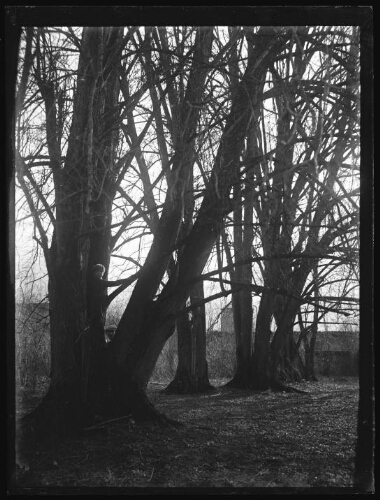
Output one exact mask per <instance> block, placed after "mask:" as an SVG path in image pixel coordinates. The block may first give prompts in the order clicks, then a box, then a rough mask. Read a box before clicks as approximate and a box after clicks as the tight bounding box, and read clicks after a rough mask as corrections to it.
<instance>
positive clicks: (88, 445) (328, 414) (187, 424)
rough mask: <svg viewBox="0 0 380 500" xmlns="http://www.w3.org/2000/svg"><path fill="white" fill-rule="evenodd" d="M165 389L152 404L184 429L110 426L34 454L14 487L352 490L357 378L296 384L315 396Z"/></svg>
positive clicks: (153, 393) (154, 393)
mask: <svg viewBox="0 0 380 500" xmlns="http://www.w3.org/2000/svg"><path fill="white" fill-rule="evenodd" d="M214 383H215V381H214ZM214 385H215V384H214ZM163 387H164V386H160V385H157V384H156V385H152V386H151V387H150V389H149V394H150V397H151V399H152V401H153V402H154V404H155V406H156V407H157V408H158V409H159V410H160V411H162V412H164V413H165V414H166V415H167V416H169V417H171V418H173V419H175V420H178V421H180V422H182V423H183V424H184V425H183V426H181V427H178V428H177V427H176V428H172V427H158V426H139V425H136V424H134V423H132V422H130V421H128V420H126V419H124V420H118V421H115V422H109V423H108V424H106V425H105V426H104V428H103V429H101V431H100V432H99V433H98V434H95V435H92V436H88V437H83V438H81V439H75V440H73V439H72V440H67V441H65V442H62V443H60V445H59V446H55V447H54V449H44V450H39V451H37V450H35V451H34V452H33V453H32V455H31V456H30V457H29V458H28V460H27V463H26V462H25V461H24V463H21V464H20V465H21V467H22V468H18V470H17V471H16V473H15V480H16V484H15V486H18V487H24V488H25V487H31V488H32V489H33V488H37V490H38V488H40V487H54V488H55V487H98V488H99V487H119V488H120V487H124V488H133V487H137V488H144V489H145V488H149V489H150V490H149V491H150V492H152V493H154V491H156V489H157V488H162V487H164V488H168V487H169V488H170V487H172V488H173V487H186V488H208V487H219V488H220V487H223V488H225V491H227V492H228V491H230V490H229V488H232V489H234V488H243V489H242V491H245V488H247V487H248V488H250V487H261V488H270V487H281V488H282V487H296V488H307V489H309V488H310V487H311V488H313V487H329V488H331V487H350V486H352V476H353V471H354V456H355V439H356V418H357V403H358V383H357V380H356V379H348V378H347V379H340V380H335V381H333V380H328V379H326V380H323V381H320V382H313V383H303V384H298V385H297V386H295V387H298V388H299V389H302V390H304V391H308V394H298V393H279V392H276V393H275V392H270V391H268V392H261V393H260V392H252V391H241V390H236V389H231V388H229V387H223V386H219V387H217V388H216V390H215V391H214V392H212V393H209V394H206V395H198V396H177V395H165V394H163V393H162V392H161V389H162V388H163ZM21 396H22V395H20V398H21ZM24 396H25V395H24ZM24 399H25V397H24ZM19 401H20V399H19ZM33 401H34V403H35V401H37V400H36V399H35V400H33ZM23 408H25V404H24V405H22V404H21V406H19V407H18V413H19V416H20V415H21V414H22V412H23V411H24V410H23ZM37 490H36V491H37ZM109 491H111V489H110V490H109ZM131 491H132V490H131ZM137 491H139V489H138V490H137ZM141 491H144V490H141ZM157 491H159V490H157ZM62 492H63V490H62Z"/></svg>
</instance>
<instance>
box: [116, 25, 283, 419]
mask: <svg viewBox="0 0 380 500" xmlns="http://www.w3.org/2000/svg"><path fill="white" fill-rule="evenodd" d="M211 33H212V30H211ZM211 33H210V31H209V30H206V29H202V30H201V38H202V40H200V41H201V43H200V45H199V46H197V47H196V48H195V51H194V52H195V53H196V54H197V56H196V57H195V59H194V63H196V64H197V65H198V67H197V68H194V72H193V71H191V72H190V79H189V82H190V83H191V85H190V83H189V82H188V88H187V92H188V91H189V92H191V95H189V96H187V95H185V100H184V108H183V113H182V114H181V117H182V120H183V127H182V132H183V133H182V137H183V144H182V148H181V150H179V151H178V155H177V156H176V157H175V158H174V159H173V169H174V171H175V173H176V175H175V176H174V178H173V185H172V188H171V189H170V193H168V196H167V199H166V201H165V203H164V207H163V210H162V213H161V218H160V221H159V224H158V227H157V230H156V233H155V237H154V240H153V243H152V246H151V249H150V252H149V254H148V257H147V259H146V262H145V264H144V267H143V269H142V270H141V274H140V277H139V280H138V281H137V283H136V286H135V288H134V290H133V293H132V296H131V298H130V301H129V303H128V306H127V308H126V310H125V312H124V314H123V316H122V318H121V320H120V323H119V325H118V328H117V330H116V334H115V337H114V339H113V341H112V342H110V345H109V348H107V350H108V353H109V355H108V356H107V358H108V370H109V374H110V385H111V387H112V392H113V395H114V397H115V398H117V399H118V401H119V402H120V405H121V407H122V406H124V408H125V411H128V410H130V411H131V412H132V413H133V414H134V415H135V416H136V415H137V417H138V418H149V416H150V414H151V413H152V412H151V409H152V408H151V407H149V405H147V401H146V399H147V398H146V393H145V389H146V386H147V383H148V381H149V379H150V376H151V374H152V372H153V369H154V366H155V363H156V360H157V358H158V356H159V354H160V352H161V350H162V348H163V346H164V344H165V342H166V340H167V339H168V338H169V336H170V335H171V334H172V333H173V331H174V322H175V319H176V317H177V316H179V314H180V311H181V310H182V309H183V308H184V306H185V304H186V300H187V299H188V297H189V295H190V292H191V289H192V288H193V286H194V284H195V282H196V281H197V280H199V279H200V278H199V277H200V275H201V273H202V271H203V268H204V266H205V265H206V262H207V260H208V257H209V255H210V252H211V250H212V248H213V246H214V245H215V242H216V241H217V239H218V237H219V234H220V232H221V228H222V223H223V218H224V216H225V215H226V214H227V213H229V212H230V211H231V209H232V202H231V198H230V191H231V187H232V185H233V184H234V183H236V182H240V179H239V170H238V168H237V165H236V158H238V157H239V153H240V151H241V150H242V148H243V144H244V138H245V136H246V131H247V127H248V124H249V122H250V119H251V103H252V102H258V100H259V96H260V95H261V90H262V82H263V80H264V78H265V74H266V70H267V67H268V64H270V62H271V61H273V57H274V54H275V53H277V51H278V49H279V47H280V45H282V44H283V40H280V39H279V38H277V35H276V32H275V31H274V30H272V29H269V32H268V30H267V29H263V30H262V32H260V33H259V34H257V35H255V39H254V40H255V49H254V52H253V53H252V54H250V57H249V58H248V62H247V67H246V71H245V74H244V76H243V78H242V81H241V82H240V83H239V86H238V89H237V91H236V94H235V97H234V99H233V101H232V105H231V109H230V112H229V115H228V117H227V120H226V125H225V127H224V130H223V134H222V138H221V141H220V145H219V148H218V152H217V154H216V158H215V163H214V168H213V171H212V173H211V176H210V180H209V182H208V184H207V187H206V191H205V196H204V198H203V201H202V204H201V206H200V208H199V211H198V215H197V219H196V221H195V223H194V225H193V226H192V229H191V231H190V234H189V235H188V237H187V238H186V241H185V242H184V244H183V250H182V252H181V254H180V255H179V258H178V259H179V262H178V267H177V271H178V272H171V273H170V277H169V279H168V282H167V283H166V285H165V286H164V287H163V289H162V291H161V292H160V294H159V295H158V297H156V294H157V290H158V289H159V286H160V284H161V280H162V278H163V276H164V274H165V272H166V270H167V268H168V263H169V261H170V258H171V249H172V248H173V246H174V245H175V244H176V243H177V242H178V239H177V236H178V231H179V227H180V224H181V219H182V210H183V192H184V191H183V190H184V188H185V187H186V185H187V180H188V176H189V171H190V169H192V167H193V153H194V145H193V141H194V137H195V136H196V126H197V123H198V117H199V114H198V112H199V108H198V106H192V105H191V103H194V102H201V100H202V92H201V89H203V84H204V81H205V77H206V73H207V71H208V69H209V66H208V64H207V62H208V56H209V54H210V52H209V50H210V49H211V44H210V43H209V42H210V40H207V39H208V37H210V36H211ZM268 41H270V44H269V48H268ZM206 46H208V50H206ZM202 52H203V53H202ZM205 52H206V53H207V58H206V60H205ZM205 63H206V64H205ZM199 86H200V87H199ZM144 405H145V410H144Z"/></svg>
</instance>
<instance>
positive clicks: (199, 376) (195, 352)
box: [165, 282, 213, 394]
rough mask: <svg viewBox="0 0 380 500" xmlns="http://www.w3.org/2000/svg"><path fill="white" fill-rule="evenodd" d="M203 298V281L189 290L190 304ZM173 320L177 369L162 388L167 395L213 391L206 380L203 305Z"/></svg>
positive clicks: (204, 315)
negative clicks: (176, 342) (175, 321)
mask: <svg viewBox="0 0 380 500" xmlns="http://www.w3.org/2000/svg"><path fill="white" fill-rule="evenodd" d="M203 299H204V292H203V282H199V283H197V284H196V285H195V286H194V288H193V289H192V291H191V294H190V301H191V303H193V304H196V303H197V302H198V301H202V300H203ZM191 316H192V317H190V315H189V314H187V313H186V314H183V315H181V316H180V317H179V318H178V319H177V338H178V366H177V371H176V374H175V377H174V379H173V380H172V382H171V383H170V384H169V385H168V386H167V387H166V389H165V392H167V393H170V394H196V393H202V392H208V391H210V390H212V389H213V387H212V386H211V384H210V382H209V378H208V366H207V359H206V310H205V306H204V304H203V305H202V306H200V307H197V308H195V309H194V310H193V311H192V312H191Z"/></svg>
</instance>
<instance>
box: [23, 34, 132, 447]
mask: <svg viewBox="0 0 380 500" xmlns="http://www.w3.org/2000/svg"><path fill="white" fill-rule="evenodd" d="M121 33H122V30H120V29H119V28H116V29H113V28H110V29H107V28H105V29H103V28H100V29H87V28H85V29H84V31H83V40H82V51H81V56H80V59H79V64H78V84H77V88H76V93H75V96H74V109H73V120H72V124H71V130H70V137H69V141H68V148H67V154H66V159H65V164H64V166H62V164H61V159H60V145H59V140H58V131H57V127H56V125H57V124H56V109H55V98H54V86H53V85H48V84H46V83H45V82H43V81H41V82H39V85H40V90H41V94H42V97H43V99H44V101H45V106H46V119H47V133H48V147H49V155H50V159H51V168H52V171H53V177H54V187H55V194H56V214H55V227H54V234H53V238H52V243H51V247H50V249H47V250H46V252H45V255H46V265H47V269H48V274H49V302H50V334H51V366H52V371H51V384H50V388H49V391H48V393H47V395H46V397H45V398H44V399H43V401H42V403H41V405H40V406H39V407H38V408H37V409H36V410H35V412H34V413H33V414H32V415H31V416H30V417H28V418H27V419H26V421H28V422H30V423H31V425H30V428H31V427H33V429H34V432H35V433H36V436H38V438H39V439H43V438H47V437H49V436H53V435H65V434H72V433H76V432H78V431H79V430H80V429H82V428H83V426H84V425H86V424H89V423H91V422H92V421H93V419H94V417H95V413H96V412H97V411H98V410H99V405H98V400H99V390H102V389H101V388H102V380H103V376H102V372H104V369H103V366H104V347H105V341H104V334H103V324H104V310H102V305H101V301H98V302H97V303H96V304H95V303H94V302H93V300H92V297H91V286H89V284H88V275H89V274H90V269H91V267H92V266H93V265H94V264H95V263H102V264H103V265H104V266H105V267H108V264H109V258H110V245H109V241H110V220H111V207H112V199H113V195H114V192H113V190H114V187H113V184H112V183H113V182H114V176H113V172H112V168H110V166H112V165H113V164H114V161H113V159H114V155H115V150H116V145H117V132H115V127H114V124H113V123H111V122H110V121H109V120H108V119H107V118H105V117H104V115H103V114H104V112H107V116H110V113H111V114H112V113H113V111H114V110H115V109H116V104H117V97H118V95H117V89H118V76H117V75H118V73H117V68H118V66H117V65H116V66H115V65H114V64H113V63H112V58H113V57H115V56H116V57H117V50H116V49H117V47H118V43H119V41H120V35H121ZM111 48H113V50H111ZM113 118H115V117H113ZM91 304H92V305H91ZM103 392H104V390H103Z"/></svg>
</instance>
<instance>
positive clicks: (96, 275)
mask: <svg viewBox="0 0 380 500" xmlns="http://www.w3.org/2000/svg"><path fill="white" fill-rule="evenodd" d="M94 276H95V278H98V279H102V277H103V271H102V270H101V269H98V270H96V271H94Z"/></svg>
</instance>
